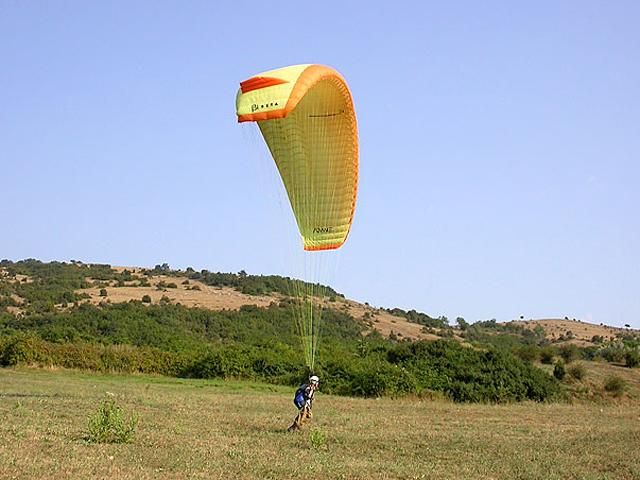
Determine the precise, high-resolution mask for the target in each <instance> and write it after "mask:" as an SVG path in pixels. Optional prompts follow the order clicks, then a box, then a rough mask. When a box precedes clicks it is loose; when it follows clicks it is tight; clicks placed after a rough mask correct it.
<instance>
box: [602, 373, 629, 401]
mask: <svg viewBox="0 0 640 480" xmlns="http://www.w3.org/2000/svg"><path fill="white" fill-rule="evenodd" d="M626 387H627V382H625V381H624V380H623V379H622V378H620V377H618V376H616V375H612V376H610V377H608V378H607V379H606V380H605V382H604V389H605V390H606V391H607V392H609V393H611V394H613V396H614V397H620V396H622V394H623V393H624V390H625V388H626Z"/></svg>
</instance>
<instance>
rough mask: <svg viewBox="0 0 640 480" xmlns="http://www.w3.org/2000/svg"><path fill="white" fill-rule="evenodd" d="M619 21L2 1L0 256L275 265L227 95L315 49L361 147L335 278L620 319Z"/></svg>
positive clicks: (634, 183) (268, 269)
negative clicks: (351, 113) (342, 93)
mask: <svg viewBox="0 0 640 480" xmlns="http://www.w3.org/2000/svg"><path fill="white" fill-rule="evenodd" d="M382 5H384V6H382ZM639 24H640V2H637V1H616V2H607V1H584V0H581V1H564V2H557V1H536V2H508V1H500V2H473V1H469V2H453V1H452V2H371V1H369V2H349V1H346V0H342V1H338V2H331V1H323V2H275V1H274V2H231V1H229V2H210V1H203V2H195V1H190V2H178V1H174V2H168V1H159V2H158V1H149V2H137V1H134V2H131V1H110V2H81V1H76V2H68V1H56V2H44V1H41V2H35V1H34V2H21V1H17V0H3V1H1V2H0V167H1V169H0V174H1V180H0V258H8V259H11V260H18V259H22V258H27V257H35V258H39V259H42V260H69V259H78V260H83V261H86V262H105V263H111V264H113V265H140V266H153V265H155V264H157V263H163V262H168V263H169V264H170V265H171V266H173V267H176V268H185V267H187V266H193V267H195V268H198V269H201V268H206V269H209V270H214V271H239V270H241V269H244V270H246V271H247V272H249V273H255V274H270V273H284V274H287V273H288V272H289V270H288V266H287V265H286V263H283V261H282V258H283V255H282V252H281V250H282V249H283V248H285V245H288V244H286V243H283V241H282V238H283V235H286V234H288V235H295V231H294V230H293V229H292V225H291V221H290V219H289V218H288V217H289V216H290V213H289V212H288V211H287V210H286V208H283V205H282V195H281V194H280V192H279V189H281V186H280V185H278V183H277V181H276V180H274V178H273V176H272V173H271V172H272V170H275V169H273V168H272V165H271V164H270V163H269V162H270V159H269V157H268V154H266V153H265V148H264V147H263V145H261V144H260V143H259V141H260V140H259V137H258V136H257V134H256V133H255V126H249V128H247V127H246V126H244V125H243V126H240V125H238V124H237V123H236V118H235V111H234V100H235V93H236V89H237V87H238V82H240V81H242V80H245V79H246V78H248V77H250V76H251V75H252V74H254V73H257V72H260V71H263V70H267V69H271V68H275V67H280V66H286V65H290V64H296V63H323V64H327V65H331V66H333V67H335V68H336V69H338V70H339V71H340V72H341V73H342V74H343V75H344V76H345V78H346V79H347V81H348V82H349V84H350V86H351V89H352V91H353V94H354V98H355V103H356V111H357V115H358V122H359V129H360V142H361V171H360V173H361V177H360V191H359V199H358V204H357V209H356V217H355V220H354V224H353V228H352V231H351V235H350V237H349V240H348V242H347V244H346V245H345V246H344V248H343V249H342V252H341V255H340V256H341V259H340V264H339V269H338V272H337V274H336V275H335V278H334V280H333V281H332V284H333V286H334V287H335V288H336V289H338V290H339V291H341V292H343V293H345V294H346V295H347V296H348V297H351V298H354V299H356V300H360V301H367V302H369V303H371V304H372V305H376V306H385V307H393V306H399V307H403V308H406V309H410V308H415V309H417V310H419V311H424V312H426V313H429V314H431V315H435V316H438V315H446V316H447V317H449V319H450V320H452V321H453V320H454V319H455V318H456V317H457V316H462V317H464V318H466V319H467V321H471V322H473V321H476V320H480V319H490V318H496V319H497V320H500V321H502V320H509V319H511V318H517V317H519V316H520V315H524V316H525V317H526V318H540V317H557V316H561V317H564V316H565V315H566V316H569V317H571V318H573V317H576V318H582V319H585V320H588V321H592V322H595V323H600V322H604V323H609V324H615V325H622V324H625V323H629V324H631V325H633V326H635V327H637V328H639V327H640V214H639V212H638V210H639V206H640V158H639V157H640V28H638V25H639ZM252 128H253V130H252ZM283 217H287V218H283ZM287 230H288V232H286V231H287ZM283 231H285V232H284V233H283ZM286 248H288V247H286Z"/></svg>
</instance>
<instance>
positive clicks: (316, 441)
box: [309, 430, 327, 450]
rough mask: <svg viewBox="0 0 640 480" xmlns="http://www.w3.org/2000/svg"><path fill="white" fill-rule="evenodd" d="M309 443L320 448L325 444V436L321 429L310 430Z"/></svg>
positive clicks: (314, 447)
mask: <svg viewBox="0 0 640 480" xmlns="http://www.w3.org/2000/svg"><path fill="white" fill-rule="evenodd" d="M309 444H310V445H311V448H313V449H316V450H318V449H321V448H324V447H326V445H327V437H326V436H325V434H324V433H323V432H322V431H321V430H312V431H311V433H309Z"/></svg>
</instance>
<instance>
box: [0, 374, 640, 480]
mask: <svg viewBox="0 0 640 480" xmlns="http://www.w3.org/2000/svg"><path fill="white" fill-rule="evenodd" d="M106 392H111V393H112V394H113V395H115V398H116V399H117V400H118V402H119V403H120V404H121V405H122V406H123V407H124V408H125V410H127V411H131V412H137V413H138V414H140V417H141V420H140V424H139V426H138V429H137V434H136V437H135V439H134V442H133V443H132V444H128V445H97V444H91V443H88V442H86V441H85V437H86V434H87V417H88V416H89V414H90V413H92V412H93V411H94V410H95V408H96V407H97V405H98V404H99V402H100V401H101V400H102V399H103V398H104V396H105V394H106ZM291 396H292V391H291V390H290V389H286V388H280V387H272V386H267V385H259V384H248V383H236V382H212V381H191V380H189V381H187V380H177V379H166V378H154V377H141V376H129V377H125V376H102V375H95V374H82V373H74V372H66V371H46V370H32V369H17V370H12V369H9V370H7V369H4V370H0V418H2V419H3V421H2V422H1V423H0V478H2V479H9V478H20V479H22V478H24V479H33V478H47V479H63V478H64V479H67V478H82V479H94V478H95V479H97V478H118V479H151V478H154V479H155V478H163V479H187V478H188V479H200V478H202V479H204V478H206V479H212V478H220V479H223V478H224V479H231V478H233V479H249V478H261V479H262V478H274V479H276V478H277V479H281V478H304V479H307V480H308V479H310V478H313V479H316V478H320V479H325V478H327V479H337V478H345V479H347V478H348V479H371V478H379V479H383V478H388V479H390V478H406V479H411V478H437V479H541V480H542V479H544V480H552V479H591V480H595V479H602V480H604V479H638V478H640V449H638V445H640V427H639V425H640V407H639V405H638V404H637V403H633V402H627V403H625V404H620V405H615V404H612V405H608V406H604V405H597V404H593V403H585V404H579V405H567V404H552V405H540V404H530V403H526V404H518V405H507V406H493V405H457V404H452V403H449V402H446V401H418V400H391V399H382V400H358V399H349V398H339V397H332V396H327V395H319V397H318V399H317V402H316V408H315V414H316V415H315V418H314V419H313V421H312V423H311V425H310V427H309V429H307V430H306V431H304V432H301V433H295V434H288V433H287V432H285V428H286V426H287V424H288V422H289V421H290V420H291V417H292V416H293V414H294V408H293V406H292V404H291ZM313 431H316V432H318V433H316V434H313V435H312V433H311V432H313Z"/></svg>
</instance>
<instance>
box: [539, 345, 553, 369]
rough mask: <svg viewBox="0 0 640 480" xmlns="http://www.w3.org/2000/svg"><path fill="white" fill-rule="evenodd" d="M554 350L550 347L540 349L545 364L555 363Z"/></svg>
mask: <svg viewBox="0 0 640 480" xmlns="http://www.w3.org/2000/svg"><path fill="white" fill-rule="evenodd" d="M553 357H554V354H553V350H552V349H550V348H543V349H542V350H540V361H541V362H542V363H544V364H545V365H551V364H552V363H553Z"/></svg>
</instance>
